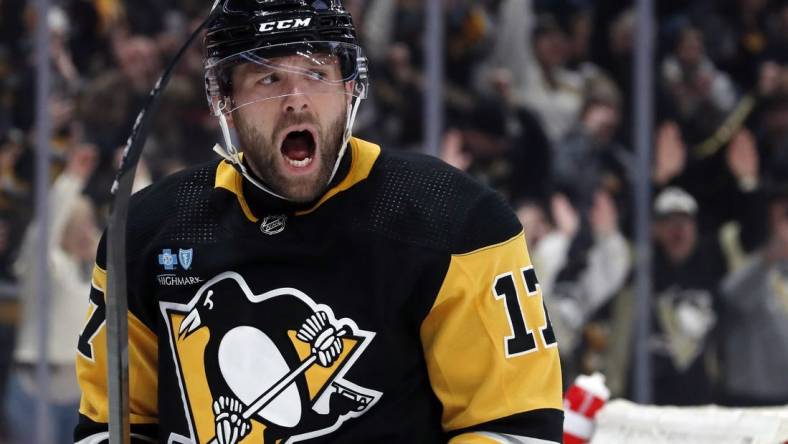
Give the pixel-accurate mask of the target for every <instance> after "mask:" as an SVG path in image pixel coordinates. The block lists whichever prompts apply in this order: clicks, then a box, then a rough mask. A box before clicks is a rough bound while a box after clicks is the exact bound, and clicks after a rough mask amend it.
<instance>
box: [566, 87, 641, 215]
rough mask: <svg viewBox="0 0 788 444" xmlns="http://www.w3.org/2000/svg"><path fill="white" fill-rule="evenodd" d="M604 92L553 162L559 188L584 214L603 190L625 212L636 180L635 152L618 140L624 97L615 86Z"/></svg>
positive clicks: (585, 112)
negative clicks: (617, 133) (634, 178)
mask: <svg viewBox="0 0 788 444" xmlns="http://www.w3.org/2000/svg"><path fill="white" fill-rule="evenodd" d="M600 90H601V91H602V92H600V93H599V94H595V96H593V97H591V98H590V99H589V102H588V103H586V105H585V106H584V108H583V112H582V113H581V116H580V120H579V122H578V123H577V124H576V125H575V126H574V127H573V128H572V130H571V131H570V132H569V134H567V136H566V137H565V138H564V139H563V140H562V141H561V143H560V144H559V145H558V148H557V150H556V153H555V160H554V163H553V180H554V182H555V186H556V187H557V188H558V189H559V190H561V191H562V192H565V193H567V195H568V196H569V197H570V199H572V204H573V205H574V206H576V207H578V208H579V209H580V211H581V213H583V214H584V213H586V212H587V210H588V209H589V208H590V207H591V204H592V201H593V199H594V193H595V192H596V190H597V189H598V188H600V187H601V188H603V189H605V190H606V191H607V192H608V193H610V195H611V196H613V197H614V198H615V199H616V204H617V205H618V207H619V209H620V210H622V211H625V210H626V208H627V205H628V203H629V200H630V199H629V196H630V194H629V190H630V189H631V188H632V184H633V177H634V176H633V168H634V158H633V156H632V154H631V152H630V151H629V150H628V149H626V148H625V147H623V146H621V145H619V144H618V143H617V142H616V141H615V139H614V136H615V135H616V132H617V130H618V127H619V124H620V120H621V108H620V103H621V98H620V97H619V95H618V91H617V90H616V89H615V86H612V87H610V88H607V89H603V88H600Z"/></svg>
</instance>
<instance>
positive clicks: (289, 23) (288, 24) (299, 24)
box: [257, 17, 312, 32]
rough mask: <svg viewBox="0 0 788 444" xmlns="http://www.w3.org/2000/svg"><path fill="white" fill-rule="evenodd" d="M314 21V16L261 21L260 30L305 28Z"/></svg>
mask: <svg viewBox="0 0 788 444" xmlns="http://www.w3.org/2000/svg"><path fill="white" fill-rule="evenodd" d="M311 22H312V17H309V18H305V19H292V20H279V21H278V22H267V23H260V27H259V28H258V29H257V30H258V32H269V31H273V30H275V29H296V28H305V27H307V26H309V24H310V23H311Z"/></svg>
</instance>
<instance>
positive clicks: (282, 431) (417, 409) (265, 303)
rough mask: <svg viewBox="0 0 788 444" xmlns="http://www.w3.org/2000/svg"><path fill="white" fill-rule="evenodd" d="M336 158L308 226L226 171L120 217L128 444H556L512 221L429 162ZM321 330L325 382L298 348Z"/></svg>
mask: <svg viewBox="0 0 788 444" xmlns="http://www.w3.org/2000/svg"><path fill="white" fill-rule="evenodd" d="M350 145H351V149H350V150H348V156H346V158H345V160H344V161H343V164H342V168H341V170H340V171H341V173H340V174H339V175H338V179H337V180H335V181H334V183H332V187H331V188H330V189H329V191H328V192H327V193H326V194H325V195H324V196H323V197H322V198H321V199H320V200H319V201H317V202H315V203H312V204H310V205H308V206H306V205H305V206H300V207H294V206H293V205H292V204H287V203H284V202H282V201H278V200H276V199H274V198H273V197H272V196H270V195H267V194H265V193H263V192H261V191H259V190H258V189H256V188H254V187H253V186H249V184H248V183H247V182H246V181H245V180H243V179H242V176H241V175H240V174H239V173H238V172H237V171H236V170H235V169H234V168H233V167H232V166H231V165H230V164H228V163H226V162H224V161H222V162H216V161H215V162H213V163H211V164H208V165H205V166H202V167H198V168H195V169H190V170H187V171H184V172H181V173H178V174H176V175H174V176H171V177H169V178H167V179H165V180H163V181H161V182H159V183H157V184H155V185H153V186H151V187H149V188H147V189H145V190H143V191H141V192H139V193H137V194H136V195H135V196H134V197H133V198H132V203H131V211H130V219H129V231H128V235H127V244H128V253H127V255H128V257H127V262H128V264H127V267H128V273H129V275H128V282H129V288H128V292H129V314H128V319H129V366H130V368H129V373H130V389H129V394H130V413H131V416H130V422H131V431H132V441H139V442H157V441H158V442H162V443H197V442H199V443H209V442H214V443H234V442H240V443H261V442H263V443H284V442H301V441H307V442H343V443H360V442H374V443H384V442H385V443H389V442H398V443H399V442H409V443H417V442H424V443H434V442H447V441H450V442H452V443H455V444H456V443H488V442H489V443H492V442H525V443H542V442H561V430H562V423H563V413H562V410H561V409H562V401H561V398H562V397H561V370H560V365H559V359H558V350H557V348H556V340H555V336H554V334H553V331H552V328H551V326H550V321H549V318H548V316H547V313H546V312H545V309H544V305H543V303H542V295H541V292H540V289H539V284H538V282H537V279H536V273H535V272H534V269H533V268H532V267H531V262H530V259H529V257H528V252H527V249H526V245H525V239H524V236H523V232H522V227H521V226H520V224H519V222H518V220H517V219H516V218H515V217H514V215H513V214H512V212H511V210H510V209H508V207H507V205H506V203H505V202H504V201H503V200H502V199H501V198H499V197H498V196H497V195H496V194H495V193H494V192H492V191H491V190H489V189H487V188H484V187H482V186H481V185H479V184H477V183H476V182H474V181H473V180H472V179H470V178H469V177H468V176H466V175H465V174H463V173H460V172H458V171H456V170H454V169H452V168H450V167H448V166H446V165H445V164H443V163H442V162H440V161H438V160H435V159H432V158H428V157H425V156H421V155H415V154H406V153H400V152H388V151H386V152H381V150H380V148H379V147H378V146H376V145H373V144H370V143H367V142H363V141H361V140H358V139H353V140H352V141H351V144H350ZM104 245H105V243H104V242H103V241H102V243H101V246H100V247H99V253H98V259H97V264H96V267H95V270H94V273H93V290H92V292H91V295H90V308H89V311H88V316H87V320H86V323H85V328H84V330H83V332H82V334H81V336H80V338H79V345H78V358H77V374H78V378H79V382H80V385H81V388H82V401H81V406H80V423H79V426H78V427H77V429H76V432H75V440H76V441H77V442H85V443H93V442H102V441H103V439H106V437H107V432H106V430H107V425H106V422H107V417H108V410H107V397H108V395H107V383H106V371H107V367H106V360H107V356H106V348H105V347H106V345H105V344H106V331H105V328H104V318H105V311H106V309H105V300H104V298H105V288H106V281H107V276H106V271H105V270H106V265H105V251H104V248H105V247H104ZM314 321H317V322H318V323H324V324H325V325H324V326H323V327H320V326H316V325H314ZM310 326H311V327H310ZM328 326H330V327H331V328H330V331H331V334H333V335H335V336H336V337H338V338H339V342H340V343H339V344H338V346H337V348H336V350H334V351H335V352H336V353H335V354H334V356H333V358H334V359H332V360H331V361H330V362H328V363H326V362H324V361H323V360H322V357H320V359H318V358H319V357H318V356H317V355H318V352H319V350H318V349H316V348H315V346H314V340H313V338H312V335H311V334H310V332H313V333H314V336H318V335H323V333H324V332H325V331H327V329H328ZM313 327H314V328H313ZM318 327H320V328H318ZM321 328H322V330H321ZM321 337H322V336H321ZM310 338H312V339H310ZM307 339H309V340H307ZM310 341H313V342H310ZM522 437H527V438H522Z"/></svg>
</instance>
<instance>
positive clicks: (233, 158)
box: [213, 97, 361, 202]
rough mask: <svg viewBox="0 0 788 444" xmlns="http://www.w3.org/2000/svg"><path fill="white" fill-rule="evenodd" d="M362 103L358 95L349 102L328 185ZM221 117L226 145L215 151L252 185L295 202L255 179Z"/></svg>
mask: <svg viewBox="0 0 788 444" xmlns="http://www.w3.org/2000/svg"><path fill="white" fill-rule="evenodd" d="M360 104H361V99H359V98H358V97H353V99H352V101H351V102H350V104H348V118H347V122H346V123H345V131H344V133H343V136H342V146H341V147H340V148H339V153H338V154H337V161H336V163H334V169H333V170H332V171H331V176H330V177H329V178H328V182H327V183H326V185H328V184H330V183H331V181H332V180H334V177H335V176H336V174H337V171H339V165H340V164H341V163H342V158H343V157H344V156H345V151H347V145H348V142H350V138H351V137H352V130H353V123H354V122H355V121H356V114H357V113H358V108H359V105H360ZM218 118H219V127H220V128H221V129H222V138H223V139H224V145H225V146H224V147H223V146H222V145H221V144H218V143H217V144H216V145H214V147H213V151H214V152H215V153H216V154H218V155H219V156H221V157H222V158H223V159H224V160H226V161H228V162H230V164H231V165H233V167H234V168H235V169H236V170H237V171H238V172H239V173H241V175H242V176H243V177H244V178H246V180H248V181H249V183H251V184H252V185H254V186H256V187H257V188H259V189H261V190H262V191H265V192H266V193H268V194H270V195H272V196H274V197H276V198H279V199H283V200H286V201H288V202H293V199H288V198H287V197H285V196H282V195H280V194H277V193H276V192H274V191H273V190H271V189H270V188H268V187H267V186H265V185H264V184H262V183H261V182H260V181H259V180H257V179H255V178H254V177H253V176H252V175H251V174H249V171H248V169H247V168H246V166H245V165H244V164H243V162H242V161H241V152H240V151H238V148H236V147H235V146H234V145H233V143H232V139H231V137H230V126H229V125H228V124H227V118H226V117H225V115H224V113H222V112H220V113H219V115H218Z"/></svg>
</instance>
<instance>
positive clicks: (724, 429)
mask: <svg viewBox="0 0 788 444" xmlns="http://www.w3.org/2000/svg"><path fill="white" fill-rule="evenodd" d="M591 443H592V444H619V443H620V444H624V443H626V444H646V443H648V444H662V443H665V444H667V443H692V444H707V443H708V444H775V443H778V444H784V443H788V406H786V407H783V408H763V409H761V408H753V409H731V408H723V407H717V406H703V407H655V406H641V405H637V404H634V403H631V402H628V401H623V400H616V401H611V402H609V403H608V404H606V405H605V407H604V408H603V409H602V410H600V412H599V414H598V415H597V417H596V430H595V432H594V437H593V440H592V441H591Z"/></svg>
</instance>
